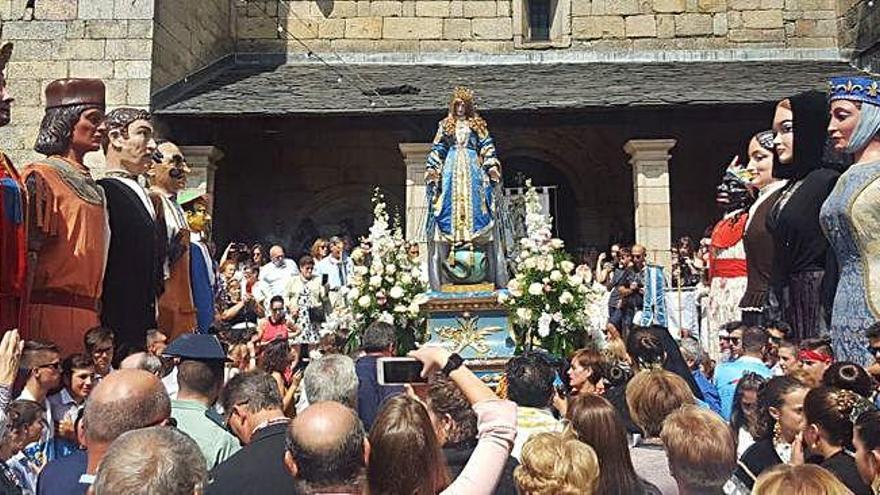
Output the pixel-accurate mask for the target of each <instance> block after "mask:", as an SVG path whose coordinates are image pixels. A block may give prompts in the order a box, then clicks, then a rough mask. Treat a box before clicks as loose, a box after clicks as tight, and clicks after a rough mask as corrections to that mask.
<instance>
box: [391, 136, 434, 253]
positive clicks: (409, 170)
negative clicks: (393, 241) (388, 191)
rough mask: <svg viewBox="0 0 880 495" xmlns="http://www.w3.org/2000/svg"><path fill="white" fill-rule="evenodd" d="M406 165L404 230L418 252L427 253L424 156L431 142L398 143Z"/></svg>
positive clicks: (429, 148) (429, 149)
mask: <svg viewBox="0 0 880 495" xmlns="http://www.w3.org/2000/svg"><path fill="white" fill-rule="evenodd" d="M398 147H399V148H400V153H401V154H402V155H403V162H404V164H405V165H406V232H404V235H405V237H406V239H407V240H408V241H414V242H418V243H419V247H420V249H419V252H420V253H421V254H422V257H424V256H425V255H426V253H427V242H428V239H427V238H426V237H425V219H426V218H427V215H428V205H427V204H426V202H425V158H426V157H427V156H428V152H429V151H431V143H400V144H399V145H398Z"/></svg>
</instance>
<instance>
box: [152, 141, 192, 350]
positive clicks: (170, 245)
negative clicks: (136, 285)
mask: <svg viewBox="0 0 880 495" xmlns="http://www.w3.org/2000/svg"><path fill="white" fill-rule="evenodd" d="M189 172H190V168H189V166H188V165H187V163H186V158H185V157H184V156H183V152H181V151H180V148H178V147H177V145H176V144H174V143H172V142H169V141H160V142H159V145H158V146H157V148H156V151H155V152H154V154H153V164H152V166H151V167H150V169H149V171H148V172H147V174H148V176H149V178H150V200H151V201H152V202H153V206H154V208H155V210H156V222H157V224H158V227H159V229H160V231H161V235H160V237H161V239H160V241H161V243H160V244H159V256H160V259H161V263H162V271H163V274H164V280H165V290H164V292H163V293H162V296H161V297H160V298H159V329H160V330H162V332H163V333H164V334H165V335H167V336H168V338H169V340H173V339H174V338H175V337H177V336H178V335H180V334H183V333H190V332H192V331H193V330H195V328H196V324H197V322H196V307H195V304H194V303H193V291H192V282H191V278H190V245H189V244H190V232H189V224H188V223H187V221H186V214H185V213H184V212H183V209H181V208H180V205H178V204H177V200H178V198H177V195H178V193H180V192H181V191H183V190H184V189H185V188H186V178H187V175H188V174H189Z"/></svg>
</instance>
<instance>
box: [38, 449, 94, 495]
mask: <svg viewBox="0 0 880 495" xmlns="http://www.w3.org/2000/svg"><path fill="white" fill-rule="evenodd" d="M88 464H89V456H88V455H87V454H86V451H85V450H77V451H76V452H74V453H72V454H71V455H69V456H67V457H63V458H61V459H55V460H54V461H52V462H50V463H49V464H46V467H44V468H43V471H42V472H40V477H39V480H38V481H37V495H56V494H63V495H74V494H76V495H85V493H86V491H87V490H88V489H89V485H88V484H85V483H80V477H81V476H82V475H83V474H85V472H86V469H88Z"/></svg>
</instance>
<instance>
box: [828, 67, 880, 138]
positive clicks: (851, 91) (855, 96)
mask: <svg viewBox="0 0 880 495" xmlns="http://www.w3.org/2000/svg"><path fill="white" fill-rule="evenodd" d="M829 86H830V91H829V93H830V98H829V101H835V100H848V101H855V102H860V103H861V104H862V106H861V111H860V112H859V122H858V123H857V124H856V128H855V131H854V132H853V135H852V137H851V138H850V140H849V144H847V146H846V152H847V153H855V152H857V151H861V150H862V149H864V148H865V146H867V145H868V143H870V142H871V140H872V139H874V137H875V136H876V135H877V132H878V131H880V99H878V90H880V84H878V82H877V81H874V80H872V79H870V78H867V77H861V76H858V77H835V78H833V79H831V81H830V82H829Z"/></svg>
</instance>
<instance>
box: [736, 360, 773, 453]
mask: <svg viewBox="0 0 880 495" xmlns="http://www.w3.org/2000/svg"><path fill="white" fill-rule="evenodd" d="M765 383H767V379H766V378H764V377H763V376H761V375H759V374H757V373H747V374H745V375H744V376H743V377H742V379H740V381H739V383H737V384H736V390H735V391H734V392H733V411H732V412H731V414H730V428H731V429H732V430H733V441H734V442H735V443H739V430H740V429H741V428H742V429H745V430H746V431H748V432H749V433H752V434H754V432H753V430H755V429H756V428H755V426H756V425H749V424H748V421H747V420H746V413H745V411H744V410H743V408H742V398H743V395H745V393H746V391H752V392H759V391H760V390H761V387H763V386H764V384H765Z"/></svg>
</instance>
